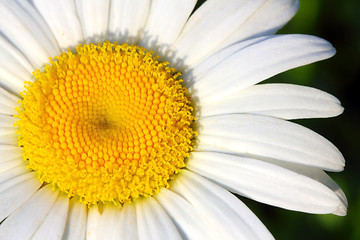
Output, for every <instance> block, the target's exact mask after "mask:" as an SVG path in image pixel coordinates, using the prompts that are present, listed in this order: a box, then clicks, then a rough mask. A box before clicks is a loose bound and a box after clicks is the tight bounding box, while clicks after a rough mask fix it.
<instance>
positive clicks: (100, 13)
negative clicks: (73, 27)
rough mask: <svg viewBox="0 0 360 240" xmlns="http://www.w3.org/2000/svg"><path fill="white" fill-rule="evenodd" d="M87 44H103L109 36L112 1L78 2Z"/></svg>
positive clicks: (79, 0)
mask: <svg viewBox="0 0 360 240" xmlns="http://www.w3.org/2000/svg"><path fill="white" fill-rule="evenodd" d="M75 3H76V9H77V13H78V16H79V18H80V23H81V26H82V30H83V35H84V38H85V42H87V43H90V42H92V43H95V44H96V43H97V42H103V41H104V40H105V38H106V36H107V29H108V21H109V6H110V0H92V1H88V0H76V1H75Z"/></svg>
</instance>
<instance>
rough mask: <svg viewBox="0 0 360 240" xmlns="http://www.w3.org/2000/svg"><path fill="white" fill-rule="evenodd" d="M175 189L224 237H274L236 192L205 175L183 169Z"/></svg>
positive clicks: (174, 186)
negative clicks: (208, 178) (238, 197)
mask: <svg viewBox="0 0 360 240" xmlns="http://www.w3.org/2000/svg"><path fill="white" fill-rule="evenodd" d="M171 190H173V191H175V192H177V193H178V194H180V195H181V196H182V197H184V198H185V199H186V200H188V201H189V202H190V204H191V205H193V206H194V208H195V209H196V211H198V212H199V213H200V214H201V215H202V217H203V219H205V221H208V222H209V223H210V224H211V225H212V226H211V227H212V228H213V229H215V230H217V231H219V232H220V234H221V235H222V238H221V239H273V237H272V236H271V234H270V232H269V231H268V230H267V229H266V227H265V226H264V225H263V224H262V223H261V222H260V221H259V219H258V218H257V217H256V216H255V215H254V214H253V213H252V212H251V211H250V210H249V209H248V208H247V207H246V206H245V205H244V204H243V203H242V202H241V201H240V200H239V199H237V198H236V197H235V196H234V195H232V194H231V193H229V192H228V191H227V190H225V189H223V188H222V187H219V186H218V185H216V184H214V183H212V182H210V181H208V180H206V179H205V178H203V177H201V176H199V175H197V174H195V173H192V172H189V171H186V170H183V171H182V172H181V173H180V174H179V175H178V176H177V178H176V181H174V184H173V186H172V187H171Z"/></svg>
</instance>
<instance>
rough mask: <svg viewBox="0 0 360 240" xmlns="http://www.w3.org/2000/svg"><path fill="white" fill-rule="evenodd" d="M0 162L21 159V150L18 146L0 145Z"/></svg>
mask: <svg viewBox="0 0 360 240" xmlns="http://www.w3.org/2000/svg"><path fill="white" fill-rule="evenodd" d="M0 154H1V158H0V162H3V161H4V162H5V161H9V160H12V159H15V158H21V157H22V148H21V147H18V146H10V145H0Z"/></svg>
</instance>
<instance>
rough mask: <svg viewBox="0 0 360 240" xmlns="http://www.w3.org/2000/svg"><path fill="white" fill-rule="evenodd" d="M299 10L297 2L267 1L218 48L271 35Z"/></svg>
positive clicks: (295, 0)
mask: <svg viewBox="0 0 360 240" xmlns="http://www.w3.org/2000/svg"><path fill="white" fill-rule="evenodd" d="M298 9H299V1H298V0H268V1H266V2H265V3H264V4H263V5H262V6H261V7H260V8H259V9H258V10H257V11H256V12H254V14H253V15H252V16H250V17H249V18H248V19H247V20H246V21H245V22H244V23H243V24H242V25H241V26H240V27H239V28H238V29H237V30H236V31H235V32H234V33H233V34H232V35H231V36H230V37H229V38H228V39H226V40H225V42H223V43H222V44H221V45H220V47H225V46H230V45H231V44H233V43H235V42H238V41H244V40H245V39H250V38H255V37H260V36H266V35H273V34H275V33H276V32H277V30H279V29H280V28H282V27H283V26H284V25H285V24H286V23H287V22H288V21H289V20H290V19H291V18H292V17H293V16H294V15H295V13H296V12H297V10H298Z"/></svg>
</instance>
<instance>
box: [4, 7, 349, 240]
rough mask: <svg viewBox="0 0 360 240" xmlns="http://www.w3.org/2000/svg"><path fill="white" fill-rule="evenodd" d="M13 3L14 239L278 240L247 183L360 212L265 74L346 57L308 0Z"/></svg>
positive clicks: (9, 174)
mask: <svg viewBox="0 0 360 240" xmlns="http://www.w3.org/2000/svg"><path fill="white" fill-rule="evenodd" d="M196 3H197V2H196V0H172V1H168V0H152V1H150V0H91V1H89V0H75V1H73V0H60V1H55V0H54V1H49V0H32V1H25V0H2V1H0V14H1V18H2V21H0V32H1V35H0V57H1V61H0V86H1V88H0V118H1V121H0V124H1V125H0V144H1V145H0V154H1V155H2V157H1V159H0V221H1V224H0V239H6V240H8V239H76V240H81V239H273V236H272V235H271V234H270V233H269V231H268V230H267V229H266V227H265V226H264V225H263V224H262V223H261V221H260V220H259V219H258V218H257V217H256V216H255V215H254V214H253V213H252V212H251V211H250V210H249V209H248V208H247V207H246V206H245V205H244V204H243V203H242V202H241V201H240V200H239V199H238V198H237V197H235V196H234V195H233V193H236V194H238V195H240V196H244V197H247V198H250V199H253V200H255V201H259V202H262V203H265V204H270V205H273V206H277V207H281V208H285V209H289V210H294V211H302V212H307V213H317V214H328V213H332V214H336V215H345V214H346V208H347V203H346V198H345V195H344V194H343V192H342V191H341V189H340V188H339V186H338V185H337V184H336V183H335V182H334V181H333V180H332V179H331V178H330V177H329V176H328V175H327V174H326V173H325V172H324V171H330V172H338V171H342V170H343V167H344V159H343V156H342V154H341V153H340V152H339V150H338V149H337V148H336V147H335V146H334V145H333V144H331V143H330V142H329V141H328V140H326V139H325V138H323V137H322V136H320V135H318V134H317V133H315V132H313V131H311V130H309V129H307V128H304V127H302V126H300V125H298V124H296V123H293V122H290V121H287V120H293V119H302V118H319V117H320V118H326V117H333V116H336V115H339V114H341V113H342V111H343V108H342V107H341V105H340V102H339V101H338V100H337V99H336V98H335V97H333V96H331V95H329V94H328V93H325V92H322V91H320V90H317V89H313V88H309V87H304V86H297V85H292V84H258V83H260V82H261V81H263V80H265V79H268V78H270V77H272V76H274V75H276V74H278V73H281V72H283V71H286V70H288V69H291V68H295V67H298V66H302V65H305V64H309V63H312V62H316V61H320V60H323V59H326V58H329V57H331V56H333V55H334V54H335V50H334V48H333V47H332V46H331V44H330V43H328V42H327V41H325V40H323V39H320V38H317V37H314V36H307V35H274V34H275V33H276V31H277V30H278V29H280V28H281V27H282V26H283V25H285V24H286V23H287V22H288V21H289V20H290V19H291V18H292V17H293V15H294V14H295V13H296V11H297V9H298V5H299V2H298V1H296V0H251V1H250V0H249V1H247V0H242V1H239V0H221V1H219V0H208V1H206V2H205V3H204V4H202V5H201V6H200V7H198V8H197V9H196V10H195V11H194V9H195V5H196Z"/></svg>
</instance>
